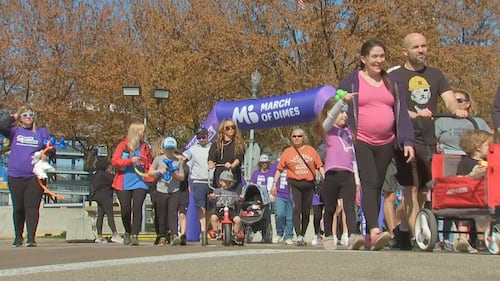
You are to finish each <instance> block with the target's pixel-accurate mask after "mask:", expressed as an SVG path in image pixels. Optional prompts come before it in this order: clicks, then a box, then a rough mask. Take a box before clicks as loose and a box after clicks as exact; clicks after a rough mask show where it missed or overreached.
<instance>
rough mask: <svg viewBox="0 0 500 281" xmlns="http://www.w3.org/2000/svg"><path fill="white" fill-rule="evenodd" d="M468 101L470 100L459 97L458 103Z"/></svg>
mask: <svg viewBox="0 0 500 281" xmlns="http://www.w3.org/2000/svg"><path fill="white" fill-rule="evenodd" d="M466 101H468V100H466V99H457V102H458V103H464V102H466Z"/></svg>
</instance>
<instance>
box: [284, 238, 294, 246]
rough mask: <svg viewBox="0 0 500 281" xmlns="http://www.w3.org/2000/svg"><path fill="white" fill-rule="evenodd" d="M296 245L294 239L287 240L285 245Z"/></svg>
mask: <svg viewBox="0 0 500 281" xmlns="http://www.w3.org/2000/svg"><path fill="white" fill-rule="evenodd" d="M294 244H295V243H294V242H293V240H292V239H286V240H285V245H294Z"/></svg>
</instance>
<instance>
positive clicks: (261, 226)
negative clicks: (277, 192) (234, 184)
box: [240, 183, 273, 243]
mask: <svg viewBox="0 0 500 281" xmlns="http://www.w3.org/2000/svg"><path fill="white" fill-rule="evenodd" d="M242 198H243V202H242V204H241V205H242V208H241V212H240V216H241V222H242V224H243V228H244V230H245V238H246V243H250V242H251V241H252V240H253V234H254V233H255V232H257V231H261V232H262V241H261V242H263V243H271V242H272V238H273V237H272V226H271V207H270V201H269V193H268V191H267V188H266V187H265V186H262V185H259V184H253V183H252V184H248V185H246V186H245V187H243V191H242Z"/></svg>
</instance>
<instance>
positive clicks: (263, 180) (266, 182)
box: [250, 169, 276, 192]
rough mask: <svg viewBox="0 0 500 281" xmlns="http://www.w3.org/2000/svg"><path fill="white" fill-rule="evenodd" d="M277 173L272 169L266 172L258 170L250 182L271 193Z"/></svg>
mask: <svg viewBox="0 0 500 281" xmlns="http://www.w3.org/2000/svg"><path fill="white" fill-rule="evenodd" d="M275 173H276V170H274V171H273V170H272V169H269V170H267V171H266V172H262V171H261V170H256V171H255V172H253V174H252V177H251V178H250V182H251V183H255V184H258V185H260V186H262V187H265V188H266V189H267V191H269V192H270V191H271V187H272V184H273V178H274V174H275Z"/></svg>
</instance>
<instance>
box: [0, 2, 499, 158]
mask: <svg viewBox="0 0 500 281" xmlns="http://www.w3.org/2000/svg"><path fill="white" fill-rule="evenodd" d="M340 3H341V4H340ZM0 11H1V19H2V28H1V29H0V40H1V44H0V57H1V61H0V62H1V63H0V86H1V95H0V101H1V109H2V110H3V111H4V112H6V113H10V112H13V111H14V110H15V109H16V108H17V107H18V106H19V105H20V104H22V103H23V102H28V103H30V104H32V105H33V107H34V108H35V110H36V111H37V116H38V117H37V118H39V120H38V121H40V122H44V123H46V124H48V125H49V126H50V131H51V132H52V133H53V134H54V135H56V136H57V137H65V138H66V139H73V140H76V141H77V142H80V143H81V144H82V145H83V147H84V149H85V152H86V153H88V151H90V150H91V149H92V148H93V147H94V146H96V145H98V144H104V145H107V146H108V147H113V146H114V145H115V144H116V143H117V142H118V140H120V139H121V138H122V137H123V136H124V135H125V133H126V128H127V127H128V124H129V123H130V122H131V121H132V120H134V119H140V120H142V118H143V114H144V109H145V108H146V109H148V110H147V117H148V137H149V138H150V139H154V138H157V137H160V136H165V135H173V136H175V137H177V138H178V139H179V141H180V143H183V142H185V141H187V140H188V139H189V138H190V137H191V135H192V133H193V130H194V129H195V128H196V127H197V126H199V124H201V123H202V122H203V120H204V119H205V118H206V116H207V114H208V113H209V112H210V110H211V109H212V107H213V105H214V104H215V103H216V102H217V101H219V100H238V99H248V98H250V86H251V82H250V74H251V73H252V72H253V71H254V70H255V69H258V70H259V72H260V73H261V75H262V82H261V84H260V88H259V93H258V96H259V97H266V96H276V95H283V94H287V93H294V92H300V91H303V90H306V89H311V88H314V87H317V86H321V85H326V84H330V85H333V86H335V85H337V83H338V82H339V81H340V80H341V79H342V78H343V77H344V76H345V75H346V74H347V73H349V72H350V71H352V70H353V69H354V68H355V67H356V66H357V63H358V56H359V48H360V46H361V44H362V43H363V42H364V41H366V40H368V39H377V40H380V41H383V42H385V43H386V45H387V47H388V54H387V61H386V67H387V68H388V67H390V66H392V65H398V64H402V63H403V61H404V58H403V55H402V38H403V37H404V36H405V35H406V34H407V33H409V32H421V33H423V34H424V35H425V36H426V37H427V39H428V43H429V46H430V56H429V60H428V63H429V64H430V65H432V66H434V67H437V68H440V69H441V70H442V71H443V72H444V73H445V74H446V76H447V77H448V78H449V80H450V83H451V85H452V87H453V88H455V89H466V90H468V91H469V92H471V93H472V95H473V96H474V97H475V99H476V101H477V102H478V104H479V109H480V116H481V117H483V118H485V119H487V120H489V112H490V107H491V102H492V99H493V93H494V91H495V89H496V87H497V86H498V85H499V82H500V81H499V77H500V76H499V75H498V73H499V65H500V64H499V56H498V54H499V46H500V45H499V39H498V34H499V30H500V29H499V25H498V23H499V8H498V5H495V3H494V1H480V0H476V1H472V0H466V1H437V0H418V1H417V0H408V1H370V2H366V1H359V0H358V1H332V0H330V1H329V0H311V1H307V2H306V7H305V9H303V10H299V9H298V7H297V1H290V0H288V1H284V0H281V1H280V0H276V1H263V0H257V1H249V0H220V1H210V0H183V1H181V0H174V1H172V0H164V1H161V0H157V1H153V0H149V1H148V0H139V1H130V0H124V1H102V0H100V1H74V0H73V1H71V0H65V1H55V2H53V1H51V2H47V1H33V0H32V1H19V0H17V1H6V0H1V1H0ZM126 85H140V86H141V90H142V95H141V96H140V97H138V98H135V99H134V100H132V99H130V98H128V99H127V98H126V97H124V96H123V95H122V86H126ZM154 88H167V89H170V93H171V94H170V97H169V99H168V100H164V101H162V102H161V103H157V101H156V100H154V99H153V98H151V97H150V96H149V93H150V91H151V90H152V89H154ZM303 126H304V127H305V128H306V130H307V131H308V132H309V134H310V135H311V137H312V138H311V140H312V142H313V143H317V141H318V138H315V136H314V135H312V130H310V126H309V124H304V125H303ZM288 133H289V128H275V129H268V130H258V131H257V132H256V140H257V141H258V142H260V143H261V144H263V145H264V146H267V147H269V149H270V150H271V151H274V152H278V151H279V149H280V148H281V147H283V146H284V145H286V141H285V137H284V136H287V135H288Z"/></svg>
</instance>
